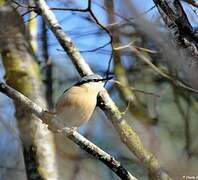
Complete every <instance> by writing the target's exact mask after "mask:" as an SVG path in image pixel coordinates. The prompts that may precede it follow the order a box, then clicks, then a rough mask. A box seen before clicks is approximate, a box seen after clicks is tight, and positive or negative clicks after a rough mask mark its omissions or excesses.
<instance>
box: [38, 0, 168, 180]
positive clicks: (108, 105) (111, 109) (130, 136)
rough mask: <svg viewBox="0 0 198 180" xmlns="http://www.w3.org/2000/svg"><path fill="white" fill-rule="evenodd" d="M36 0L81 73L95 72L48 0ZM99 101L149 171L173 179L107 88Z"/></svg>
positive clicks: (162, 178) (123, 138)
mask: <svg viewBox="0 0 198 180" xmlns="http://www.w3.org/2000/svg"><path fill="white" fill-rule="evenodd" d="M35 2H36V5H37V7H38V9H39V12H40V13H41V14H42V16H43V18H44V19H45V21H46V22H47V24H48V26H49V28H50V29H51V31H52V32H53V33H54V35H55V36H56V38H57V39H58V41H59V43H60V44H61V45H62V47H63V49H64V50H65V52H67V54H68V56H69V57H70V59H71V61H72V62H73V64H74V65H75V67H76V69H77V70H78V72H79V73H80V75H81V76H84V75H88V74H93V72H92V70H91V69H90V67H89V65H88V64H87V63H86V61H85V59H84V58H83V57H82V56H81V54H80V52H79V50H78V49H77V48H76V47H75V45H74V43H73V42H72V40H71V39H70V37H69V36H68V35H67V34H66V33H65V32H64V30H63V29H62V27H61V26H60V24H59V23H58V21H57V19H56V17H55V15H54V14H53V12H52V11H51V10H50V8H49V7H48V5H47V4H46V2H45V1H44V0H36V1H35ZM98 102H99V103H98V105H99V106H100V108H101V109H102V110H103V111H104V112H105V114H106V115H107V117H108V118H109V120H111V121H112V123H113V125H114V127H115V128H116V130H117V132H118V133H119V135H120V138H121V140H122V141H123V143H124V144H125V145H126V146H127V147H128V148H129V150H130V151H131V152H133V153H134V154H135V155H136V156H137V157H138V159H139V160H140V161H141V162H142V163H143V164H144V165H145V166H146V167H147V168H148V170H149V173H150V174H151V175H152V176H154V177H155V178H156V179H161V180H166V179H171V178H170V177H169V176H168V175H167V174H166V173H165V172H164V171H163V170H162V168H161V167H160V165H159V163H158V161H157V159H156V158H155V157H154V155H153V154H151V153H150V152H148V151H147V150H146V149H145V147H144V145H143V143H142V141H141V140H140V138H139V136H138V135H137V134H136V132H135V131H134V130H133V129H132V128H131V127H130V126H129V124H128V123H127V121H126V120H125V119H124V118H123V117H122V114H121V112H120V111H119V110H118V107H117V106H116V105H115V103H114V102H113V101H112V99H111V98H110V96H109V94H108V93H107V92H106V90H105V89H104V91H102V92H101V93H100V96H99V100H98Z"/></svg>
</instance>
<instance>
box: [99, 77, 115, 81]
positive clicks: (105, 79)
mask: <svg viewBox="0 0 198 180" xmlns="http://www.w3.org/2000/svg"><path fill="white" fill-rule="evenodd" d="M111 79H113V76H109V77H108V76H107V77H105V78H102V79H99V81H108V80H111Z"/></svg>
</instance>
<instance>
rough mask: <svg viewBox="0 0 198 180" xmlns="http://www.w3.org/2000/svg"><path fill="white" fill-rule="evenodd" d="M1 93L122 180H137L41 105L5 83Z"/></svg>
mask: <svg viewBox="0 0 198 180" xmlns="http://www.w3.org/2000/svg"><path fill="white" fill-rule="evenodd" d="M0 92H2V93H4V94H6V95H7V96H9V97H10V98H12V99H13V100H14V101H16V102H18V103H20V104H22V105H23V106H24V107H26V108H27V110H29V111H30V112H31V113H33V114H35V115H36V116H37V117H38V118H40V119H41V120H42V122H43V123H46V124H47V125H48V128H49V129H51V130H53V131H55V132H59V133H62V134H63V135H64V136H65V137H67V138H69V139H70V140H72V141H73V142H74V143H76V144H77V145H78V146H80V148H81V149H83V150H85V151H86V152H87V153H89V154H91V155H92V156H94V157H95V158H97V159H99V160H100V161H101V162H103V163H104V164H105V165H106V166H108V167H109V168H110V169H111V170H112V171H113V172H115V173H116V174H117V175H118V176H119V177H120V178H121V179H126V180H136V178H135V177H134V176H132V175H131V174H130V172H128V171H127V170H126V169H125V168H124V167H123V166H122V165H121V164H120V162H118V161H117V160H115V158H114V157H112V156H111V155H109V154H108V153H106V152H105V151H103V150H102V149H100V148H99V147H98V146H96V145H95V144H93V143H92V142H90V141H89V140H88V139H86V138H85V137H83V136H82V135H81V134H79V133H78V132H77V131H75V130H74V129H72V128H68V127H65V126H64V125H63V124H62V123H61V121H60V120H59V119H56V117H55V116H52V115H51V114H49V113H48V112H46V111H45V110H43V109H42V108H41V107H40V106H39V105H37V104H36V103H34V102H32V101H31V100H30V99H28V98H27V97H25V96H24V95H23V94H21V93H20V92H18V91H16V90H15V89H13V88H11V87H10V86H8V85H7V84H5V83H0Z"/></svg>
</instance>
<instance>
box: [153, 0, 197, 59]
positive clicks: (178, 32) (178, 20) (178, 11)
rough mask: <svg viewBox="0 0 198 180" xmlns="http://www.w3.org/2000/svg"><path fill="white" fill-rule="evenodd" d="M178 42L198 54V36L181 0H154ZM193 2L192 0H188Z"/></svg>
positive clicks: (190, 51) (195, 54) (194, 54)
mask: <svg viewBox="0 0 198 180" xmlns="http://www.w3.org/2000/svg"><path fill="white" fill-rule="evenodd" d="M153 1H154V3H155V5H156V7H157V9H158V11H159V12H160V14H161V16H162V17H163V20H164V22H165V24H166V25H167V26H168V27H169V29H170V31H171V33H172V35H173V37H174V38H175V40H176V42H177V44H178V45H179V46H180V47H182V48H187V49H188V53H190V54H191V55H193V56H195V57H197V56H198V37H197V35H196V32H195V31H194V30H193V27H192V26H191V24H190V22H189V20H188V17H187V15H186V13H185V11H184V9H183V7H182V5H181V2H180V1H179V0H164V1H162V0H153ZM188 1H189V2H192V1H191V0H188Z"/></svg>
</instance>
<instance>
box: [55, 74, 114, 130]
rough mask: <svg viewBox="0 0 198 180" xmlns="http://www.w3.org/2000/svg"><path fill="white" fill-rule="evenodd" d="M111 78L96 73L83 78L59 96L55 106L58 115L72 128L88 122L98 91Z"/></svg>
mask: <svg viewBox="0 0 198 180" xmlns="http://www.w3.org/2000/svg"><path fill="white" fill-rule="evenodd" d="M109 79H112V77H108V78H102V77H101V76H99V75H96V74H93V75H88V76H84V77H83V78H81V79H80V81H79V82H77V83H76V84H74V85H73V86H72V87H70V88H69V89H67V90H65V91H64V93H63V94H62V95H61V96H60V97H59V99H58V101H57V104H56V106H55V114H56V116H57V117H58V118H60V119H61V120H64V124H65V126H66V127H70V128H71V127H75V128H78V127H80V126H81V125H83V124H84V123H86V122H87V121H88V120H89V119H90V117H91V115H92V113H93V111H94V109H95V106H96V103H97V95H98V93H99V92H100V91H101V90H102V88H103V86H104V82H105V81H107V80H109Z"/></svg>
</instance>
